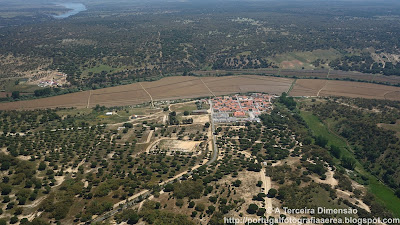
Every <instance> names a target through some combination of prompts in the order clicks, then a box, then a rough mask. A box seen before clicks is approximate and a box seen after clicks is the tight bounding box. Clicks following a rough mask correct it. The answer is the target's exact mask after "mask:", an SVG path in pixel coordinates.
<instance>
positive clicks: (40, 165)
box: [38, 161, 46, 171]
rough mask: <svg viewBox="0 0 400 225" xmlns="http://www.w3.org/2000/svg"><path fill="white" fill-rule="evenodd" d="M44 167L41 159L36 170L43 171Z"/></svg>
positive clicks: (44, 164)
mask: <svg viewBox="0 0 400 225" xmlns="http://www.w3.org/2000/svg"><path fill="white" fill-rule="evenodd" d="M45 169H46V163H44V162H43V161H42V162H40V164H39V168H38V170H40V171H43V170H45Z"/></svg>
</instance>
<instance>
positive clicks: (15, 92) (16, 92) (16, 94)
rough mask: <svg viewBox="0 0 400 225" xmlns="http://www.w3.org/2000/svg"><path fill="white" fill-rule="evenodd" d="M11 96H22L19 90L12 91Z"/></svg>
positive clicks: (14, 97) (15, 97)
mask: <svg viewBox="0 0 400 225" xmlns="http://www.w3.org/2000/svg"><path fill="white" fill-rule="evenodd" d="M11 97H12V98H13V99H17V98H19V97H20V94H19V91H13V92H12V93H11Z"/></svg>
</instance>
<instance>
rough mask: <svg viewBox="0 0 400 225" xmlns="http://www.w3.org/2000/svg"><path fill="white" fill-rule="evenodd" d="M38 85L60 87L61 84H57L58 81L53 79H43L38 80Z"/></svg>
mask: <svg viewBox="0 0 400 225" xmlns="http://www.w3.org/2000/svg"><path fill="white" fill-rule="evenodd" d="M38 86H39V87H53V86H60V87H61V84H59V83H58V82H56V81H54V80H44V81H40V82H39V84H38Z"/></svg>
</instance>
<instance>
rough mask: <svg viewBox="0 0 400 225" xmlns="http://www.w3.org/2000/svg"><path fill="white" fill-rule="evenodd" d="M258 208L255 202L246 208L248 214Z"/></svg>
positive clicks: (253, 212)
mask: <svg viewBox="0 0 400 225" xmlns="http://www.w3.org/2000/svg"><path fill="white" fill-rule="evenodd" d="M257 210H258V206H257V205H256V204H250V205H249V208H248V209H247V212H248V213H249V214H255V213H256V212H257Z"/></svg>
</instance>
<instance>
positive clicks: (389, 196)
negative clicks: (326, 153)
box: [301, 111, 400, 217]
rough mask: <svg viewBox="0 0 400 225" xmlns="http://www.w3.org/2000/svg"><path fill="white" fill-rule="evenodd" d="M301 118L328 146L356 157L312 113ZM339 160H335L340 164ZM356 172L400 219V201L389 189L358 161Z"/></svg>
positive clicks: (345, 154) (342, 140) (341, 140)
mask: <svg viewBox="0 0 400 225" xmlns="http://www.w3.org/2000/svg"><path fill="white" fill-rule="evenodd" d="M301 116H302V117H303V119H304V120H305V121H306V123H307V125H308V126H309V128H310V129H311V130H312V132H313V134H314V135H322V136H324V137H325V138H327V139H328V145H331V144H333V145H337V146H339V147H340V148H341V149H342V155H344V156H350V157H352V158H354V155H353V154H352V153H351V152H350V151H349V149H348V148H347V143H346V141H345V140H344V139H343V138H341V137H338V136H337V135H336V134H334V133H332V132H331V131H329V129H328V127H327V126H326V125H325V124H324V123H322V122H321V121H320V120H319V118H318V117H317V116H315V115H313V114H312V113H311V112H307V111H301ZM338 161H339V160H335V162H338ZM355 171H357V172H358V173H360V174H361V175H363V176H366V177H367V178H368V180H369V185H368V189H369V190H370V191H371V192H372V193H373V194H374V195H375V197H376V198H377V199H378V201H379V202H381V203H382V204H383V205H385V206H386V207H387V208H388V209H389V210H390V211H391V212H393V214H394V215H395V216H396V217H400V209H399V206H400V199H399V198H398V197H396V195H394V192H393V191H392V189H390V188H389V187H387V186H385V185H384V184H383V183H381V182H380V181H379V180H377V178H376V177H374V176H373V175H371V174H370V173H368V172H367V171H365V170H364V168H363V166H362V165H361V164H360V163H359V162H358V161H357V164H356V168H355Z"/></svg>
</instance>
